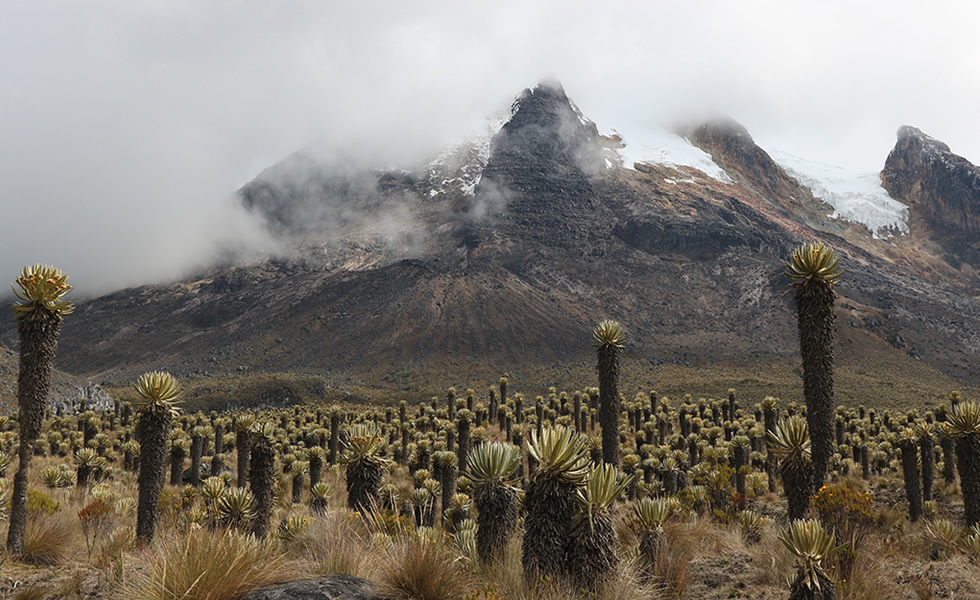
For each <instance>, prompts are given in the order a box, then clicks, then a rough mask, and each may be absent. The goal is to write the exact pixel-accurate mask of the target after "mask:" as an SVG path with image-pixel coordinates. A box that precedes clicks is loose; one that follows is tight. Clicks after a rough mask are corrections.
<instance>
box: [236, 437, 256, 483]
mask: <svg viewBox="0 0 980 600" xmlns="http://www.w3.org/2000/svg"><path fill="white" fill-rule="evenodd" d="M251 451H252V434H250V433H249V432H248V431H239V432H238V433H236V434H235V453H236V454H237V455H238V487H240V488H244V487H245V485H246V483H247V482H248V465H249V462H250V460H249V454H250V453H251Z"/></svg>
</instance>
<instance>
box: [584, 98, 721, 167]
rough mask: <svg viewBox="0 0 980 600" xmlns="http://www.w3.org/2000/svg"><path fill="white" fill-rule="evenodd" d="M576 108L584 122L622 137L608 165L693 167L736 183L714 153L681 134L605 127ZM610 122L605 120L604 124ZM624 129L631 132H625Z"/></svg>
mask: <svg viewBox="0 0 980 600" xmlns="http://www.w3.org/2000/svg"><path fill="white" fill-rule="evenodd" d="M572 109H574V110H575V113H576V114H577V115H578V118H579V120H580V121H582V124H583V125H586V126H595V127H596V129H597V130H598V131H599V133H600V135H601V136H603V137H605V138H606V139H611V140H618V141H619V143H620V147H619V148H617V149H615V150H611V149H609V148H607V153H606V168H609V167H611V166H613V164H616V165H618V166H622V167H623V168H624V169H630V170H636V167H635V165H636V163H641V164H642V163H646V164H656V165H667V166H670V167H693V168H695V169H698V170H699V171H701V172H703V173H704V174H705V175H707V176H709V177H711V178H713V179H717V180H718V181H721V182H722V183H733V182H732V179H731V178H730V177H729V176H728V173H726V172H725V170H724V169H722V168H721V167H719V166H718V164H717V163H715V161H714V160H712V159H711V156H710V155H708V154H707V153H706V152H705V151H703V150H701V149H700V148H697V147H695V146H694V145H693V144H691V142H689V141H687V140H686V139H684V138H683V137H681V136H679V135H677V134H674V133H671V132H669V131H667V130H666V129H663V128H661V127H654V128H651V127H636V126H630V127H627V128H619V127H615V128H607V129H605V130H603V129H599V127H598V126H596V125H595V123H594V122H593V121H592V120H591V119H589V118H588V117H586V116H585V115H584V114H583V113H582V111H581V109H579V107H578V106H576V105H575V104H574V103H573V104H572ZM607 125H608V124H604V127H605V126H607ZM624 131H627V132H628V133H623V132H624ZM671 183H673V182H671Z"/></svg>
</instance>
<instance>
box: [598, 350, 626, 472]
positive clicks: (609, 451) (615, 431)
mask: <svg viewBox="0 0 980 600" xmlns="http://www.w3.org/2000/svg"><path fill="white" fill-rule="evenodd" d="M596 353H597V354H598V359H599V360H598V365H597V366H596V369H597V370H598V372H599V426H600V427H602V460H603V462H606V463H609V464H611V465H612V466H614V467H616V468H617V469H618V468H619V413H620V411H621V407H620V400H619V349H618V348H616V347H615V346H613V345H611V344H607V345H605V346H602V347H600V348H599V349H598V350H597V352H596Z"/></svg>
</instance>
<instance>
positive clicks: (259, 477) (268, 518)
mask: <svg viewBox="0 0 980 600" xmlns="http://www.w3.org/2000/svg"><path fill="white" fill-rule="evenodd" d="M275 469H276V451H275V449H273V448H272V446H271V445H269V442H267V441H266V440H264V439H261V438H260V439H258V440H256V441H255V444H254V445H253V446H252V451H251V460H250V464H249V469H248V481H249V484H250V485H251V487H252V497H253V498H254V499H255V513H256V515H255V521H253V522H252V533H254V534H255V536H256V537H258V538H264V537H265V536H266V535H267V534H268V533H269V526H270V524H271V523H272V509H273V504H274V502H275V487H274V486H275V481H276V476H275Z"/></svg>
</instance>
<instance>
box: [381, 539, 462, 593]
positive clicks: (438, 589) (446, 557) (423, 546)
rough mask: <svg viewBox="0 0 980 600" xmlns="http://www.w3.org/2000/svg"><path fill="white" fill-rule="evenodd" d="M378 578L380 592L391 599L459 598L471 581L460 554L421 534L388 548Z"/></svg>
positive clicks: (399, 541)
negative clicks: (416, 537) (414, 538)
mask: <svg viewBox="0 0 980 600" xmlns="http://www.w3.org/2000/svg"><path fill="white" fill-rule="evenodd" d="M379 578H380V585H379V588H380V589H379V591H380V595H381V596H382V597H384V598H391V600H458V599H459V598H463V597H464V596H466V594H467V593H468V592H470V590H471V589H472V588H473V584H474V581H473V577H472V574H471V573H470V571H469V569H467V568H466V565H465V562H464V560H463V559H462V558H461V557H459V556H457V555H455V554H454V553H452V552H450V551H449V550H448V549H446V548H445V547H444V546H443V545H442V544H441V543H438V542H435V541H431V540H427V539H425V538H423V537H419V538H418V539H416V540H411V539H401V540H398V541H397V542H395V543H394V544H392V545H391V546H390V547H389V548H387V549H386V551H385V556H384V557H383V559H382V562H381V564H380V565H379Z"/></svg>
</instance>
